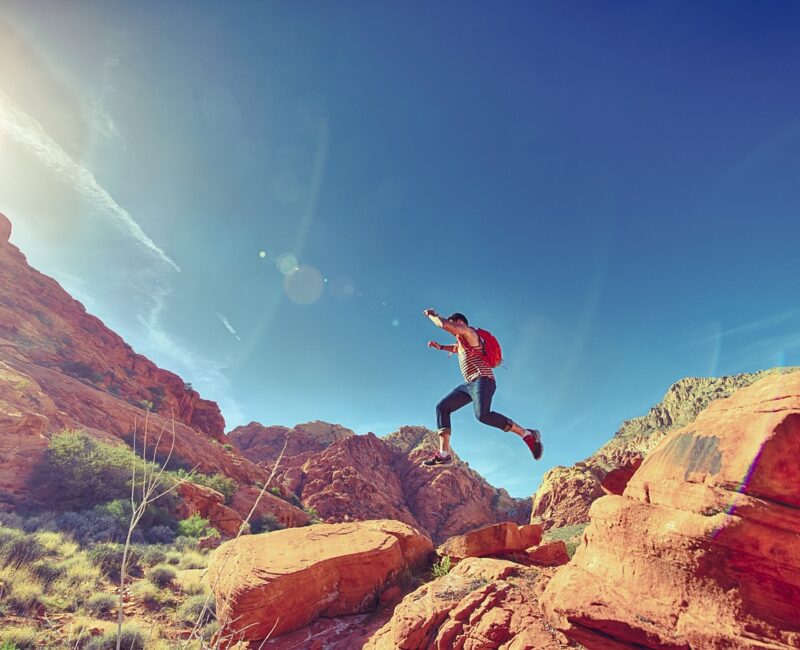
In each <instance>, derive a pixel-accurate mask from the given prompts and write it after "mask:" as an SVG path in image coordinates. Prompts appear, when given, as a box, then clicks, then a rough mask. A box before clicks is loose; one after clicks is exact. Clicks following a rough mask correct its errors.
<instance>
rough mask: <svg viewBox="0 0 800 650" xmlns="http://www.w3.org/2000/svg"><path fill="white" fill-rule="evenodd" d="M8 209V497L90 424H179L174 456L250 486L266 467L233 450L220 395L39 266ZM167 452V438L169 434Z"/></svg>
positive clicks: (14, 498) (2, 229)
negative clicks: (144, 351)
mask: <svg viewBox="0 0 800 650" xmlns="http://www.w3.org/2000/svg"><path fill="white" fill-rule="evenodd" d="M10 234H11V223H10V222H9V221H8V219H7V218H6V217H5V216H3V215H0V425H2V426H0V504H3V503H5V504H7V505H8V504H11V503H14V502H18V501H19V500H20V499H25V498H26V497H28V496H29V494H30V485H28V478H29V476H30V474H31V472H32V470H33V468H34V467H35V465H36V464H37V463H38V462H39V460H40V457H41V453H42V451H43V450H44V449H45V448H46V446H47V442H48V438H49V437H50V436H51V435H52V434H53V433H55V432H58V431H60V430H62V429H64V428H82V429H86V430H87V431H88V432H90V433H92V434H93V435H95V436H97V437H99V438H101V439H104V440H106V441H110V442H115V441H117V442H118V441H120V440H126V439H129V438H130V436H131V434H132V433H133V431H134V430H137V431H138V433H139V435H140V436H141V434H142V432H143V426H144V419H145V415H146V409H148V408H149V409H151V411H152V412H151V413H150V415H149V428H150V432H151V439H152V437H153V436H152V433H153V432H158V431H160V430H161V429H162V427H166V431H167V433H166V434H165V437H166V438H170V437H171V433H170V431H171V428H172V424H173V420H172V418H173V414H174V426H175V450H174V454H173V456H174V458H175V459H176V460H181V461H183V462H184V463H186V464H187V465H191V466H197V468H198V470H199V471H202V472H205V473H215V472H221V473H224V474H226V475H227V476H229V477H231V478H233V479H234V480H236V481H237V482H238V483H239V484H240V485H242V486H248V485H253V484H254V483H255V482H256V481H257V480H263V479H264V472H263V470H261V469H259V468H258V467H257V466H256V465H255V464H254V463H251V462H250V461H249V460H247V459H246V458H244V457H243V456H242V455H241V454H239V453H238V452H236V451H235V450H229V449H226V448H225V447H224V446H223V444H224V443H225V442H227V439H226V437H225V434H224V426H225V421H224V419H223V417H222V414H221V413H220V410H219V408H218V407H217V405H216V404H215V403H214V402H211V401H208V400H204V399H202V398H201V397H200V396H199V395H198V393H197V392H196V391H194V390H192V388H191V387H190V386H189V385H188V384H186V383H184V381H183V380H182V379H181V378H180V377H178V376H177V375H175V374H174V373H171V372H169V371H167V370H163V369H161V368H158V367H157V366H156V365H155V364H154V363H152V362H151V361H149V360H148V359H147V358H145V357H144V356H142V355H140V354H137V353H136V352H134V351H133V349H131V347H130V346H129V345H128V344H127V343H125V341H123V340H122V338H120V337H119V336H118V335H117V334H115V333H114V332H112V331H111V330H110V329H108V328H107V327H106V326H105V325H104V324H103V323H102V321H100V320H99V319H98V318H96V317H95V316H92V315H91V314H88V313H87V312H86V310H85V309H84V307H83V305H81V303H79V302H78V301H77V300H74V299H73V298H72V297H71V296H70V295H69V294H68V293H67V292H66V291H64V289H63V288H62V287H61V286H60V285H59V284H58V283H57V282H56V281H55V280H53V279H52V278H49V277H47V276H45V275H42V274H41V273H39V272H38V271H36V270H35V269H33V268H31V267H30V266H29V265H28V263H27V260H26V259H25V256H24V255H23V254H22V253H21V252H20V251H19V249H17V248H16V247H15V246H13V245H12V244H11V243H10V242H9V241H8V239H9V236H10ZM163 444H164V451H165V452H166V450H167V448H168V443H166V442H164V443H163Z"/></svg>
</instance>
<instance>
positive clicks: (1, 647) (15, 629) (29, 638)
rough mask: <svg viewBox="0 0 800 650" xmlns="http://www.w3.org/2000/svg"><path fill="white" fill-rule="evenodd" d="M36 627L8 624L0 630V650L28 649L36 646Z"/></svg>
mask: <svg viewBox="0 0 800 650" xmlns="http://www.w3.org/2000/svg"><path fill="white" fill-rule="evenodd" d="M37 636H38V634H37V632H36V628H35V627H33V626H31V625H10V626H8V627H4V628H3V629H2V630H0V650H28V649H29V648H35V647H36V637H37Z"/></svg>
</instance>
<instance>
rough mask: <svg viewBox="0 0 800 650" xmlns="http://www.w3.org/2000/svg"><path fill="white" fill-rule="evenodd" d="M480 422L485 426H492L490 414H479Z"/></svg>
mask: <svg viewBox="0 0 800 650" xmlns="http://www.w3.org/2000/svg"><path fill="white" fill-rule="evenodd" d="M478 422H481V423H483V424H491V423H492V416H491V414H490V413H489V412H486V413H479V414H478Z"/></svg>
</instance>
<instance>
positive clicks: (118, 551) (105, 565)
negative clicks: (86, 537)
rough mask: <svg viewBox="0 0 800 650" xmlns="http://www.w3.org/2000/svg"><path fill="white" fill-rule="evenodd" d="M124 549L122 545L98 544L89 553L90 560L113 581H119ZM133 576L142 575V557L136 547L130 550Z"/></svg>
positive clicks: (130, 571)
mask: <svg viewBox="0 0 800 650" xmlns="http://www.w3.org/2000/svg"><path fill="white" fill-rule="evenodd" d="M123 553H124V547H123V546H122V544H97V545H96V546H94V547H93V548H92V549H91V550H90V551H89V559H90V560H91V561H92V563H93V564H94V565H95V566H96V567H97V568H98V569H100V571H101V572H102V573H104V574H105V575H106V576H108V577H109V578H111V579H112V580H115V581H116V580H119V577H120V575H119V574H120V569H121V568H122V557H123ZM127 573H128V574H129V575H131V576H141V575H142V557H141V553H140V552H139V550H138V549H137V548H136V547H131V548H129V549H128V570H127Z"/></svg>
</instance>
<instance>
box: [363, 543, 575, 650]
mask: <svg viewBox="0 0 800 650" xmlns="http://www.w3.org/2000/svg"><path fill="white" fill-rule="evenodd" d="M545 571H546V570H537V569H533V568H530V567H524V566H521V565H518V564H515V563H513V562H509V561H505V560H498V559H493V558H480V559H478V558H469V559H466V560H464V561H463V562H460V563H459V564H458V565H457V566H456V567H455V568H454V569H453V570H452V571H450V573H448V574H447V575H445V576H442V577H441V578H437V579H436V580H434V581H433V582H429V583H428V584H425V585H423V586H422V587H420V588H419V589H417V590H416V591H414V592H412V593H411V594H409V595H408V596H406V597H405V598H404V599H403V600H402V602H401V603H400V604H399V605H398V606H397V607H396V608H395V610H394V614H393V616H392V618H391V619H390V620H389V621H388V622H387V623H386V624H385V625H384V626H383V627H382V628H381V629H380V630H378V631H377V632H376V633H375V634H374V635H373V636H372V638H371V639H370V640H369V641H368V642H367V643H366V644H365V645H364V646H363V647H364V648H365V650H396V649H402V650H416V649H417V648H441V649H444V648H467V649H470V650H479V649H481V650H482V649H489V648H503V649H507V650H512V649H514V650H522V649H531V650H532V649H534V648H535V649H537V650H551V649H555V648H565V647H568V645H569V644H568V643H567V642H566V640H565V639H563V637H561V636H560V635H558V634H556V633H554V632H552V631H551V630H549V629H548V628H547V626H546V624H545V622H544V620H543V617H542V614H541V612H540V609H539V605H538V600H537V599H538V597H539V595H540V594H541V591H542V590H543V589H544V586H545V585H546V584H547V581H548V580H549V577H550V575H549V574H548V573H545Z"/></svg>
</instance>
